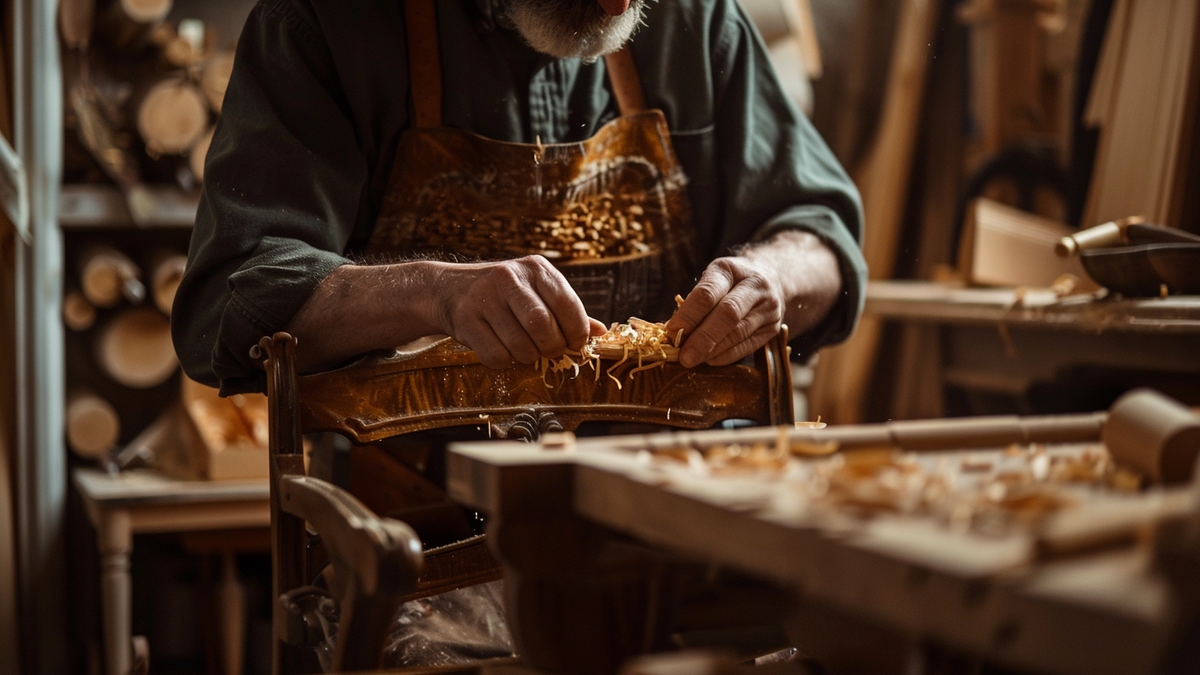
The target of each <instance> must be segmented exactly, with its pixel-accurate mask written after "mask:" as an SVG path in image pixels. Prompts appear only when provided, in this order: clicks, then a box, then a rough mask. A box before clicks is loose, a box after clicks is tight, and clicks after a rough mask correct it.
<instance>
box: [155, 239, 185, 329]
mask: <svg viewBox="0 0 1200 675" xmlns="http://www.w3.org/2000/svg"><path fill="white" fill-rule="evenodd" d="M186 266H187V256H185V255H181V254H179V253H176V252H174V251H164V252H163V253H160V254H159V255H157V256H156V257H155V260H154V262H153V263H152V264H151V266H150V287H151V289H153V295H154V306H155V307H158V309H159V311H161V312H162V313H163V314H166V315H167V316H171V306H172V305H174V304H175V292H176V291H178V290H179V282H180V281H181V280H182V279H183V269H184V267H186Z"/></svg>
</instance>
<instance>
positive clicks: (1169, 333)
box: [864, 281, 1200, 419]
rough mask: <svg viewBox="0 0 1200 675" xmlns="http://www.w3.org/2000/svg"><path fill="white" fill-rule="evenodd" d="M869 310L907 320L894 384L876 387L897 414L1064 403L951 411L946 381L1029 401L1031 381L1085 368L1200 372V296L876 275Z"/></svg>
mask: <svg viewBox="0 0 1200 675" xmlns="http://www.w3.org/2000/svg"><path fill="white" fill-rule="evenodd" d="M864 312H865V315H867V316H872V317H876V318H879V319H883V320H885V321H888V322H896V323H899V324H900V325H901V328H900V331H899V333H898V335H896V339H895V340H893V341H891V342H889V343H888V344H889V345H890V346H889V347H886V349H889V350H892V351H893V352H894V353H893V354H890V355H889V354H886V353H883V354H881V357H880V361H879V363H880V364H881V365H883V364H886V363H889V362H890V363H891V364H893V365H894V369H895V380H894V382H893V383H892V388H891V390H890V391H888V390H887V389H884V390H880V391H879V392H878V394H879V395H880V396H887V398H888V402H889V406H890V408H889V409H887V410H885V411H882V412H884V413H886V416H887V417H889V418H893V419H914V418H935V417H942V416H945V415H946V414H948V413H950V414H989V413H998V412H1021V413H1035V412H1062V411H1061V410H1036V409H1032V408H1025V409H1018V410H1005V411H1001V410H980V409H968V410H961V409H959V410H950V409H948V408H947V405H946V401H945V399H944V396H945V388H946V387H956V388H958V389H960V390H963V391H966V392H971V393H977V394H982V395H983V396H984V397H987V396H989V395H990V396H992V398H993V399H994V398H995V397H997V396H998V397H1002V398H1004V399H1007V400H1014V399H1015V400H1017V401H1020V402H1024V401H1026V399H1027V396H1028V394H1029V392H1030V390H1031V388H1032V387H1033V386H1034V385H1036V384H1039V383H1041V384H1045V383H1057V384H1063V383H1070V382H1072V373H1073V372H1076V373H1077V372H1079V371H1081V370H1086V371H1088V372H1089V373H1093V374H1095V373H1100V374H1104V373H1109V374H1113V380H1114V382H1113V387H1114V388H1132V387H1135V386H1156V387H1160V388H1161V387H1166V386H1169V385H1168V383H1169V381H1170V380H1172V379H1176V380H1183V381H1185V382H1186V381H1187V380H1188V379H1189V378H1190V379H1191V380H1192V381H1194V376H1196V375H1200V348H1198V347H1197V345H1200V297H1194V296H1170V297H1167V298H1128V299H1123V298H1119V297H1105V298H1102V299H1098V298H1097V297H1096V296H1095V295H1092V294H1085V295H1078V296H1073V297H1066V298H1059V297H1058V296H1056V295H1055V294H1054V293H1053V292H1052V291H1050V290H1048V289H1030V290H1017V289H1012V288H963V287H956V286H952V285H948V284H941V283H934V282H920V281H873V282H871V283H870V284H869V285H868V287H867V298H866V308H865V310H864ZM1148 377H1153V378H1154V380H1153V381H1147V379H1146V378H1148ZM1119 393H1120V392H1119V391H1115V392H1113V393H1112V394H1111V396H1110V398H1108V399H1105V398H1104V396H1106V395H1108V394H1107V393H1105V392H1098V391H1097V392H1095V396H1096V397H1097V398H1096V400H1094V401H1089V403H1090V406H1088V407H1089V408H1092V409H1094V408H1103V407H1106V406H1107V405H1108V404H1109V403H1111V397H1115V395H1116V394H1119ZM1180 395H1182V393H1181V394H1180ZM1022 404H1023V403H1022ZM880 412H881V411H878V410H877V411H876V415H878V414H879V413H880Z"/></svg>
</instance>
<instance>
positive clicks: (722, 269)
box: [667, 257, 783, 368]
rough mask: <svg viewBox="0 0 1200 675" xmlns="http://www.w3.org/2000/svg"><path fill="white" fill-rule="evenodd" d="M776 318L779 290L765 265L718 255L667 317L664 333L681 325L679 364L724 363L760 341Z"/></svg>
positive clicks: (775, 328) (776, 329)
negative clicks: (679, 304)
mask: <svg viewBox="0 0 1200 675" xmlns="http://www.w3.org/2000/svg"><path fill="white" fill-rule="evenodd" d="M782 323H783V297H782V290H781V289H780V287H779V283H778V281H777V280H775V279H772V278H771V276H770V271H769V270H768V269H766V268H764V267H763V266H761V265H759V264H758V263H756V262H754V261H752V260H749V259H747V258H742V257H732V258H718V259H717V260H714V261H713V263H712V264H711V265H709V266H708V269H706V270H704V274H703V275H702V276H701V277H700V282H699V283H697V284H696V288H694V289H693V290H692V292H691V293H689V294H688V297H687V300H685V301H684V303H683V305H681V306H680V308H679V311H678V312H676V313H675V316H673V317H671V320H670V322H668V323H667V334H668V335H674V334H675V333H677V332H678V331H679V330H680V329H683V335H684V341H683V349H682V350H681V351H680V352H679V362H680V363H681V364H683V366H684V367H685V368H695V367H696V366H698V365H700V364H701V363H708V364H709V365H714V366H727V365H729V364H731V363H737V362H738V361H741V360H742V359H743V358H745V357H746V356H748V355H749V354H751V353H753V352H754V350H755V349H758V348H759V347H761V346H763V345H764V344H766V343H767V341H768V340H770V339H771V338H772V337H774V336H775V334H776V333H778V332H779V326H780V324H782Z"/></svg>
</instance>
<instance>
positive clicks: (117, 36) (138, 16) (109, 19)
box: [96, 0, 174, 51]
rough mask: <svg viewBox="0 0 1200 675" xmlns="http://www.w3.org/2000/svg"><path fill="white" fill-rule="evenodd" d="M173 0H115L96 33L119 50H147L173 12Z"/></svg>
mask: <svg viewBox="0 0 1200 675" xmlns="http://www.w3.org/2000/svg"><path fill="white" fill-rule="evenodd" d="M173 4H174V3H173V1H172V0H111V1H110V2H108V3H107V5H106V6H105V7H104V9H103V10H102V11H101V12H100V14H99V15H98V16H97V19H96V32H97V34H98V35H99V36H100V37H103V38H104V40H105V42H107V43H108V45H109V46H110V47H112V48H113V49H116V50H117V51H132V50H136V49H140V48H142V47H144V46H145V45H146V43H147V41H148V40H149V38H150V36H151V34H152V33H153V32H154V29H156V28H158V26H159V25H160V24H161V23H162V22H163V20H164V19H166V18H167V15H168V14H170V13H171V7H172V5H173Z"/></svg>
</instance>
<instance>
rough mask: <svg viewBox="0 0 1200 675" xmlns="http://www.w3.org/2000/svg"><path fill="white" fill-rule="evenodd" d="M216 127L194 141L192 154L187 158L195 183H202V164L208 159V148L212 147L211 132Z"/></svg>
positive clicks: (214, 128)
mask: <svg viewBox="0 0 1200 675" xmlns="http://www.w3.org/2000/svg"><path fill="white" fill-rule="evenodd" d="M215 130H216V127H213V128H212V129H209V130H208V132H207V133H205V134H204V135H203V136H201V137H200V140H198V141H196V145H195V146H194V147H193V148H192V154H191V156H190V157H189V158H188V164H189V165H190V167H191V169H192V175H193V176H195V177H196V181H197V182H200V183H203V182H204V162H205V160H206V159H208V148H209V147H210V146H212V139H213V132H214V131H215Z"/></svg>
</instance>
